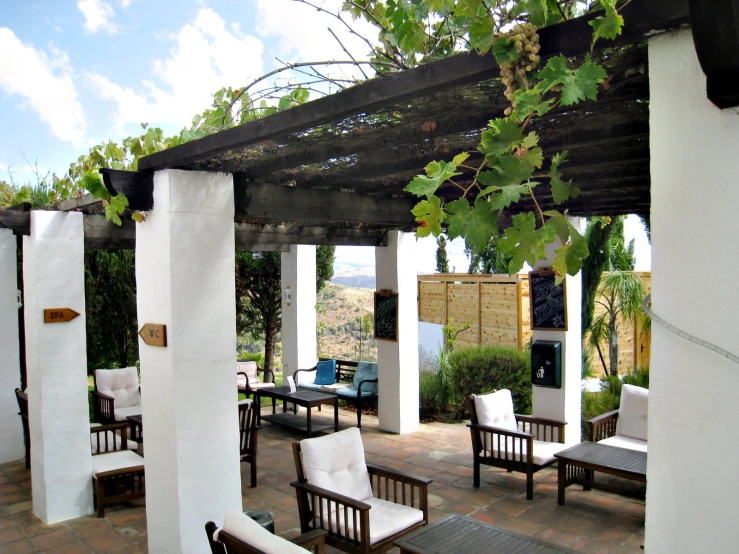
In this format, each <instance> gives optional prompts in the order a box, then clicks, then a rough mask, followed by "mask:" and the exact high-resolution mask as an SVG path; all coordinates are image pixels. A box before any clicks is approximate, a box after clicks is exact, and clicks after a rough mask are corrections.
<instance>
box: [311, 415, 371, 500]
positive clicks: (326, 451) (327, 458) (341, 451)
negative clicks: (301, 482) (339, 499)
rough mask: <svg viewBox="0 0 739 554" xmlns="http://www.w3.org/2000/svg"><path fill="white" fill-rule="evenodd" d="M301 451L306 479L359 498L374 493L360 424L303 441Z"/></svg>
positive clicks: (325, 487)
mask: <svg viewBox="0 0 739 554" xmlns="http://www.w3.org/2000/svg"><path fill="white" fill-rule="evenodd" d="M300 450H301V455H302V458H303V471H304V472H305V478H306V479H307V481H308V483H310V484H311V485H315V486H317V487H322V488H324V489H327V490H330V491H332V492H337V493H339V494H343V495H344V496H348V497H349V498H353V499H355V500H364V499H365V498H369V497H371V496H372V485H371V484H370V479H369V473H368V472H367V463H366V462H365V459H364V446H363V445H362V437H361V435H360V434H359V429H357V428H356V427H352V428H350V429H345V430H343V431H339V432H338V433H332V434H331V435H327V436H325V437H318V438H315V439H305V440H302V441H300Z"/></svg>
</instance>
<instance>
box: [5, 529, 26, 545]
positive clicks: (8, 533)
mask: <svg viewBox="0 0 739 554" xmlns="http://www.w3.org/2000/svg"><path fill="white" fill-rule="evenodd" d="M22 538H23V535H21V534H20V533H19V532H18V531H16V530H15V529H14V528H13V527H6V528H5V529H0V544H8V543H9V542H15V541H19V540H21V539H22Z"/></svg>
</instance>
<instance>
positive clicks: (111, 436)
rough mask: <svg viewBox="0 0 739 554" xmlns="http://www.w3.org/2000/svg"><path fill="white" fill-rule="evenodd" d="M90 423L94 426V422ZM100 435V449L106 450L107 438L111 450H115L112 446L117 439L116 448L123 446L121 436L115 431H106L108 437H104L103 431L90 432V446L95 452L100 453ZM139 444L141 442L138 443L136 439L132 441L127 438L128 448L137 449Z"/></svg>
mask: <svg viewBox="0 0 739 554" xmlns="http://www.w3.org/2000/svg"><path fill="white" fill-rule="evenodd" d="M90 425H91V426H92V425H93V424H92V423H91V424H90ZM98 435H100V449H101V450H102V451H103V452H105V445H106V442H105V441H106V440H107V441H108V442H107V444H108V448H110V449H111V450H113V448H112V447H113V441H114V440H115V449H116V450H119V449H120V448H121V437H119V436H118V435H116V434H115V433H114V432H113V431H106V432H105V435H106V437H103V436H102V435H103V434H102V433H90V448H91V449H92V453H93V454H97V453H98ZM138 445H139V443H137V442H136V441H132V440H131V439H127V440H126V448H128V449H129V450H136V448H137V447H138Z"/></svg>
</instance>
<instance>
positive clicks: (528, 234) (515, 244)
mask: <svg viewBox="0 0 739 554" xmlns="http://www.w3.org/2000/svg"><path fill="white" fill-rule="evenodd" d="M512 220H513V225H512V226H511V227H509V228H508V229H506V231H505V237H503V238H502V239H501V241H500V243H499V248H500V250H501V251H502V252H503V253H504V254H507V255H508V256H511V260H510V262H509V263H508V272H509V273H510V274H511V275H513V274H514V273H518V272H519V271H520V270H521V268H523V264H524V263H526V262H528V264H529V265H530V266H531V267H534V265H535V264H536V262H537V260H544V259H546V256H547V251H546V245H547V244H550V243H552V242H554V238H555V232H554V229H553V228H552V227H550V226H549V225H544V226H542V227H540V228H539V229H537V228H536V217H535V216H534V214H533V213H525V214H517V215H514V216H513V218H512Z"/></svg>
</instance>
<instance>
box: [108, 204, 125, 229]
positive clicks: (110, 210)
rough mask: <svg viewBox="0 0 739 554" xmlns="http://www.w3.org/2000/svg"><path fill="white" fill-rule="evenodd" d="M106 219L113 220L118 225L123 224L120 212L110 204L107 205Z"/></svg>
mask: <svg viewBox="0 0 739 554" xmlns="http://www.w3.org/2000/svg"><path fill="white" fill-rule="evenodd" d="M105 219H106V220H108V221H112V222H113V223H115V224H116V225H122V223H123V222H122V221H121V218H120V216H119V215H118V212H117V211H115V208H113V207H112V206H111V205H110V204H108V205H107V206H105Z"/></svg>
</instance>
